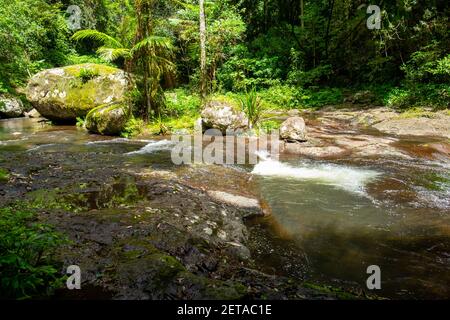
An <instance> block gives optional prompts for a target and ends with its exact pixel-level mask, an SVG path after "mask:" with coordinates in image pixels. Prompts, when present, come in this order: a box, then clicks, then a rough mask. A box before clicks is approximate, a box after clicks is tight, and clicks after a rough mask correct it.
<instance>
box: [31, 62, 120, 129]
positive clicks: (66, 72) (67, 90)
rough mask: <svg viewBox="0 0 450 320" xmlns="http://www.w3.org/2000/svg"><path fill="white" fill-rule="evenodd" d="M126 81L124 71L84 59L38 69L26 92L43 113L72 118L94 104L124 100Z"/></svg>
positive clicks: (58, 119) (52, 117)
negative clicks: (68, 64)
mask: <svg viewBox="0 0 450 320" xmlns="http://www.w3.org/2000/svg"><path fill="white" fill-rule="evenodd" d="M128 83H129V82H128V77H127V74H126V73H125V72H124V71H122V70H120V69H117V68H113V67H109V66H105V65H99V64H92V63H88V64H80V65H73V66H68V67H63V68H55V69H49V70H44V71H41V72H39V73H38V74H36V75H34V76H33V77H32V78H31V80H30V81H29V83H28V87H27V89H26V94H27V98H28V100H29V101H30V102H31V103H32V104H33V106H34V107H35V108H36V110H37V111H38V112H39V113H40V114H41V115H42V116H43V117H45V118H48V119H50V120H53V121H56V122H74V121H75V120H76V118H78V117H85V116H86V115H87V114H88V113H89V111H91V110H92V109H94V108H96V107H99V106H101V105H105V104H110V103H116V102H122V101H124V100H125V93H126V91H127V88H128Z"/></svg>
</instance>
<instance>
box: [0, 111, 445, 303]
mask: <svg viewBox="0 0 450 320" xmlns="http://www.w3.org/2000/svg"><path fill="white" fill-rule="evenodd" d="M428 142H430V143H444V144H448V141H445V140H443V141H441V140H439V139H431V138H429V139H425V138H422V139H399V141H398V142H397V145H396V146H397V148H398V149H399V150H403V151H406V152H408V153H409V154H410V156H409V157H389V156H378V157H373V156H372V157H351V156H346V157H342V158H335V159H332V160H329V161H319V160H307V159H304V158H300V157H299V156H296V157H294V156H286V155H284V156H282V157H281V160H279V161H275V160H272V159H270V158H268V157H267V156H266V155H264V154H260V155H259V156H260V158H261V159H260V162H259V164H257V165H256V166H211V165H208V166H207V165H204V166H201V165H200V166H199V165H197V166H182V167H176V166H174V165H172V163H171V160H170V149H171V147H172V143H171V142H170V141H169V140H167V139H161V138H158V139H156V138H149V139H148V140H128V139H117V138H115V139H113V138H107V137H100V136H95V135H89V134H87V133H86V132H85V131H83V130H79V129H77V128H75V127H68V126H62V127H52V126H49V125H46V124H45V123H41V122H38V121H37V120H30V119H15V120H0V168H1V167H3V165H4V164H5V165H6V166H7V167H8V169H10V171H12V172H13V173H14V172H15V171H18V172H19V171H21V170H22V169H23V168H27V167H30V166H32V165H33V163H29V162H27V161H29V159H30V155H31V157H32V158H33V161H35V162H39V161H42V159H45V158H46V157H50V156H51V154H52V153H57V152H59V151H61V150H64V151H66V152H69V153H70V154H72V155H73V156H74V157H73V159H72V158H70V159H68V160H67V162H66V163H64V165H67V166H69V165H70V166H74V165H78V166H80V167H81V168H83V169H84V170H86V174H88V172H89V166H91V165H94V164H96V165H105V166H106V165H111V166H121V167H126V168H128V167H132V168H135V169H136V170H140V169H145V168H148V167H151V168H152V169H158V170H168V171H171V172H174V173H176V174H177V175H178V177H179V178H180V179H184V180H185V181H186V182H189V183H190V184H191V185H194V186H196V185H198V186H201V187H204V188H212V189H213V190H224V191H229V192H235V193H241V194H244V195H245V194H256V195H258V196H259V197H260V198H261V199H262V200H263V201H264V202H265V203H267V205H268V206H269V207H270V209H271V212H272V215H271V216H269V217H266V218H258V219H254V220H252V221H249V228H250V230H251V231H253V232H256V233H258V232H259V233H260V234H263V235H264V237H266V238H262V239H261V238H259V240H258V241H259V246H260V248H263V249H260V250H256V251H255V252H254V253H253V256H254V258H255V259H256V261H257V262H258V263H260V264H261V265H262V267H263V268H265V271H267V272H271V273H277V274H282V275H287V276H291V277H294V278H295V277H297V278H299V279H300V278H301V279H302V280H304V279H306V280H308V281H313V282H321V283H324V284H333V285H337V286H343V287H348V288H356V289H358V288H359V289H362V290H364V291H368V290H367V288H366V287H365V283H366V279H367V278H368V276H369V275H368V274H367V273H366V269H367V267H368V266H370V265H378V266H379V267H380V268H381V272H382V275H381V277H382V290H381V291H377V292H373V293H375V294H378V295H380V296H386V297H391V298H435V299H442V298H450V173H449V168H450V162H449V155H448V152H447V151H445V150H444V151H442V152H434V151H433V152H431V151H430V149H429V148H428V146H427V143H428ZM446 150H448V149H446ZM446 152H447V153H446ZM80 159H83V160H80ZM62 169H64V168H62ZM22 171H23V170H22ZM93 179H95V177H93ZM0 196H1V194H0ZM264 241H266V242H267V243H266V244H264V243H262V242H264Z"/></svg>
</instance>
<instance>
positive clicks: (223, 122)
mask: <svg viewBox="0 0 450 320" xmlns="http://www.w3.org/2000/svg"><path fill="white" fill-rule="evenodd" d="M201 117H202V125H203V128H204V129H218V130H220V131H222V132H223V133H225V132H226V131H227V130H244V129H246V128H247V126H248V119H247V116H246V115H245V113H244V112H242V111H240V110H239V107H238V105H237V104H236V103H235V102H233V101H231V100H225V99H223V100H211V101H209V102H208V103H207V104H206V106H205V107H204V108H203V111H202V113H201Z"/></svg>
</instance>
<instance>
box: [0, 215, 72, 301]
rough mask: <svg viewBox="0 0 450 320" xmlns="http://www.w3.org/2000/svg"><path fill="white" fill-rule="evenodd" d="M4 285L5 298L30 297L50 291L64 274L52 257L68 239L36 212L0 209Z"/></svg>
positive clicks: (0, 282) (0, 275) (0, 266)
mask: <svg viewBox="0 0 450 320" xmlns="http://www.w3.org/2000/svg"><path fill="white" fill-rule="evenodd" d="M0 234H1V235H2V236H1V237H0V279H1V280H0V287H1V293H0V295H1V297H2V298H18V299H23V298H29V297H31V296H33V295H36V294H39V295H40V294H42V293H45V294H50V293H51V292H52V291H53V290H54V289H55V288H58V287H60V286H61V284H62V281H63V277H62V276H61V275H60V274H59V272H58V270H57V268H56V267H55V262H54V261H53V260H52V257H51V255H52V253H54V250H55V249H56V248H57V247H59V246H60V245H62V244H63V243H65V241H66V240H65V239H64V238H63V237H62V236H61V235H60V234H59V233H57V232H55V231H54V229H53V228H52V227H50V226H48V225H45V224H41V223H39V222H38V221H37V220H36V219H35V217H34V215H33V213H31V212H28V211H25V210H21V209H16V208H11V207H6V208H0Z"/></svg>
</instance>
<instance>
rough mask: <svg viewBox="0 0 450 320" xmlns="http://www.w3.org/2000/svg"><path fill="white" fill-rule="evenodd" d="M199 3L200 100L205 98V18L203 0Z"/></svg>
mask: <svg viewBox="0 0 450 320" xmlns="http://www.w3.org/2000/svg"><path fill="white" fill-rule="evenodd" d="M199 1H200V3H199V4H200V73H201V75H200V77H201V79H200V95H201V97H202V99H205V97H206V93H207V92H206V91H207V89H206V85H207V80H206V76H207V75H206V18H205V0H199Z"/></svg>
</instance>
